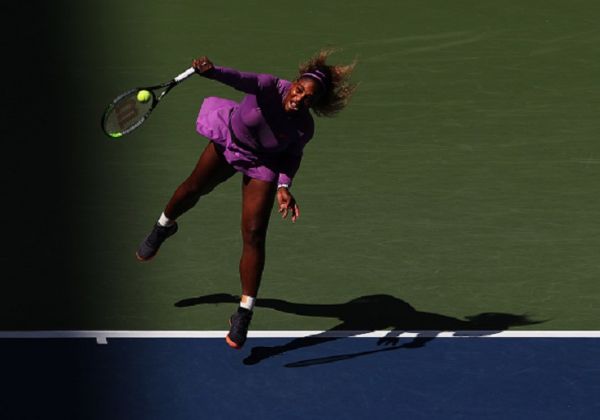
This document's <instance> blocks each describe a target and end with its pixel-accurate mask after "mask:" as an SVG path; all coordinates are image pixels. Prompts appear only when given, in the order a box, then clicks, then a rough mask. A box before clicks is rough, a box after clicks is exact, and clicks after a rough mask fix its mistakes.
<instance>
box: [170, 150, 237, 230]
mask: <svg viewBox="0 0 600 420" xmlns="http://www.w3.org/2000/svg"><path fill="white" fill-rule="evenodd" d="M233 174H235V169H233V167H232V166H231V165H229V164H228V163H227V161H226V160H225V157H224V156H223V154H222V153H221V152H220V151H219V150H218V149H217V147H216V146H215V144H214V143H213V142H210V143H209V144H208V145H207V146H206V148H205V149H204V152H202V155H201V156H200V159H198V163H197V164H196V167H195V168H194V170H193V171H192V173H191V174H190V176H189V177H188V178H187V179H186V180H185V181H183V183H182V184H181V185H180V186H179V187H177V189H176V190H175V192H174V193H173V196H172V197H171V199H170V200H169V202H168V203H167V206H166V208H165V211H164V214H165V216H166V217H167V218H168V219H169V220H170V221H174V220H176V219H177V218H178V217H179V216H181V215H182V214H183V213H185V212H186V211H188V210H189V209H191V208H192V207H194V206H195V205H196V203H197V202H198V200H199V199H200V197H201V196H203V195H206V194H208V193H209V192H211V191H212V190H213V189H214V188H215V187H216V186H217V185H219V184H220V183H222V182H223V181H226V180H227V179H229V178H230V177H231V176H232V175H233Z"/></svg>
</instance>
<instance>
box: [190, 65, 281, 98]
mask: <svg viewBox="0 0 600 420" xmlns="http://www.w3.org/2000/svg"><path fill="white" fill-rule="evenodd" d="M192 66H193V67H194V68H195V69H196V72H197V73H198V74H200V75H202V76H204V77H206V78H208V79H213V80H217V81H219V82H221V83H224V84H226V85H228V86H231V87H232V88H234V89H237V90H239V91H241V92H244V93H249V94H252V95H256V94H258V93H259V91H260V90H262V89H264V88H265V87H267V86H274V85H276V83H277V78H275V77H274V76H271V75H270V74H258V73H250V72H242V71H238V70H235V69H232V68H229V67H221V66H215V65H214V64H213V63H212V62H211V61H210V60H209V58H208V57H206V56H202V57H199V58H197V59H195V60H194V61H192Z"/></svg>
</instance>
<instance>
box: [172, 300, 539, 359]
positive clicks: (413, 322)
mask: <svg viewBox="0 0 600 420" xmlns="http://www.w3.org/2000/svg"><path fill="white" fill-rule="evenodd" d="M237 302H239V297H237V296H234V295H230V294H225V293H219V294H213V295H206V296H200V297H196V298H190V299H184V300H181V301H179V302H177V303H175V306H176V307H188V306H193V305H201V304H218V303H237ZM256 306H257V307H262V308H269V309H274V310H277V311H280V312H284V313H290V314H296V315H299V316H309V317H310V316H314V317H322V318H323V317H325V318H332V319H337V320H339V321H340V323H338V324H337V325H336V326H334V327H333V328H331V329H329V330H327V331H324V332H322V333H319V334H315V335H312V336H308V337H301V338H295V339H293V340H291V341H289V342H288V343H285V344H283V345H280V346H271V347H265V346H257V347H253V348H252V349H251V352H250V355H249V356H248V357H246V358H245V359H244V361H243V363H244V364H245V365H255V364H257V363H260V362H261V361H263V360H265V359H268V358H271V357H274V356H278V355H282V354H284V353H288V352H291V351H294V350H300V349H304V348H307V347H312V346H316V345H319V344H323V343H326V342H331V341H334V340H340V339H343V338H349V337H355V336H357V335H361V334H365V333H369V332H372V331H379V330H390V331H389V333H388V334H387V335H386V336H385V337H382V338H380V339H379V340H378V341H377V346H378V347H377V348H376V349H374V350H369V351H362V352H356V353H347V354H340V355H333V356H327V357H322V358H315V359H310V360H303V361H299V362H295V363H288V364H286V365H285V366H286V367H307V366H313V365H320V364H326V363H334V362H340V361H344V360H350V359H355V358H357V357H364V356H369V355H375V354H377V353H383V352H389V351H395V350H399V349H415V348H421V347H424V346H425V345H426V344H427V343H428V342H429V341H432V340H434V339H435V338H436V337H437V335H438V334H439V333H440V332H442V331H460V335H461V336H469V337H477V336H486V335H492V334H496V333H499V332H501V331H505V330H508V329H510V328H512V327H517V326H524V325H533V324H540V323H543V322H546V320H544V321H540V320H532V319H530V317H529V316H528V315H526V314H509V313H499V312H485V313H480V314H477V315H472V316H466V317H464V319H460V318H455V317H450V316H446V315H442V314H437V313H433V312H423V311H418V310H416V309H415V308H413V307H412V306H411V305H410V304H409V303H407V302H405V301H404V300H402V299H399V298H397V297H394V296H391V295H387V294H377V295H368V296H361V297H358V298H356V299H352V300H350V301H348V302H345V303H341V304H308V303H296V302H288V301H285V300H281V299H261V298H259V299H257V302H256ZM403 332H418V333H417V334H416V336H414V337H413V338H412V340H411V341H410V342H408V343H404V344H402V345H399V343H400V335H402V333H403ZM380 346H384V347H380Z"/></svg>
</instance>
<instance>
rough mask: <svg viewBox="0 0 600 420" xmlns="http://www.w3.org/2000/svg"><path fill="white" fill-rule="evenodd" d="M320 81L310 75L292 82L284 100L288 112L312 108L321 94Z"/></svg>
mask: <svg viewBox="0 0 600 420" xmlns="http://www.w3.org/2000/svg"><path fill="white" fill-rule="evenodd" d="M320 88H321V87H320V86H319V82H317V81H316V80H313V79H311V78H310V77H303V78H302V79H299V80H296V81H295V82H293V83H292V86H291V87H290V90H289V91H288V93H287V95H286V96H285V98H284V100H283V107H284V109H285V111H286V112H296V111H299V110H301V109H305V108H310V107H311V106H312V105H313V104H314V103H315V102H316V101H317V100H318V99H319V96H320V95H321V89H320Z"/></svg>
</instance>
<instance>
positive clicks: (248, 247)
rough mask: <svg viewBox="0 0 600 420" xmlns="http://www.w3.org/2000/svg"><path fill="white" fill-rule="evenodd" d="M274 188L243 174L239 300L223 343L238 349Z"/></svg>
mask: <svg viewBox="0 0 600 420" xmlns="http://www.w3.org/2000/svg"><path fill="white" fill-rule="evenodd" d="M276 190H277V189H276V185H275V183H273V182H266V181H260V180H257V179H252V178H250V177H248V176H244V179H243V185H242V240H243V248H242V257H241V259H240V279H241V283H242V301H241V302H240V307H239V308H238V310H237V312H236V313H235V314H233V316H232V317H231V319H230V323H231V329H230V331H229V334H228V335H227V343H228V344H229V345H230V346H231V347H233V348H241V347H242V346H243V345H244V342H245V341H246V335H247V333H248V327H249V324H250V320H251V319H252V309H253V306H254V299H255V298H256V295H257V294H258V289H259V287H260V280H261V277H262V272H263V268H264V266H265V248H266V240H267V228H268V226H269V218H270V216H271V211H272V209H273V201H274V200H275V193H276Z"/></svg>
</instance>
